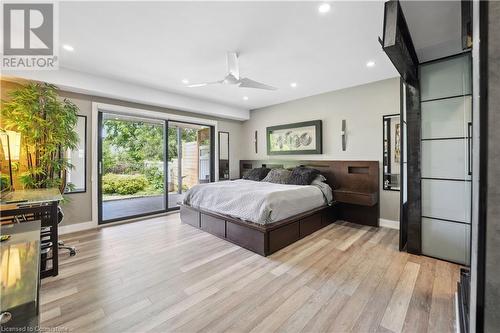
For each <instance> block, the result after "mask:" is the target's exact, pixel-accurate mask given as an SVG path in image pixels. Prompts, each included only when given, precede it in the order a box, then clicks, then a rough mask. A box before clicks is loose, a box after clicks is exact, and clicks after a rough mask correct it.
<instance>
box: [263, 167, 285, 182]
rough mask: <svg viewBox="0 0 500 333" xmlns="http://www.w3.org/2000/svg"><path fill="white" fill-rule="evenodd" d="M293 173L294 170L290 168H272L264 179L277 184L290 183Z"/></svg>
mask: <svg viewBox="0 0 500 333" xmlns="http://www.w3.org/2000/svg"><path fill="white" fill-rule="evenodd" d="M291 174H292V172H291V171H290V170H286V169H272V170H271V171H269V173H268V174H267V176H266V178H264V179H262V181H263V182H269V183H275V184H288V180H289V179H290V175H291Z"/></svg>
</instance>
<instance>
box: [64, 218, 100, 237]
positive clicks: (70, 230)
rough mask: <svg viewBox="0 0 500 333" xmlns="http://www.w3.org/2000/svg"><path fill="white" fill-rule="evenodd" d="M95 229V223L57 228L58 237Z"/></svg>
mask: <svg viewBox="0 0 500 333" xmlns="http://www.w3.org/2000/svg"><path fill="white" fill-rule="evenodd" d="M97 227H98V226H97V223H95V222H94V221H89V222H82V223H75V224H68V225H62V226H60V227H59V235H66V234H71V233H73V232H78V231H84V230H90V229H95V228H97Z"/></svg>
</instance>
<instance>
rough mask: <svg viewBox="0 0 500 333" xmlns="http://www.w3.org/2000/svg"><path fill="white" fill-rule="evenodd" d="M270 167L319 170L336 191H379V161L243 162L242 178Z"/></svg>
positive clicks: (241, 167)
mask: <svg viewBox="0 0 500 333" xmlns="http://www.w3.org/2000/svg"><path fill="white" fill-rule="evenodd" d="M263 166H265V167H268V168H270V169H274V168H293V167H296V166H307V167H310V168H314V169H317V170H319V171H320V172H321V174H322V175H323V176H325V177H326V182H327V183H328V185H330V186H331V187H332V188H333V189H334V190H339V189H343V190H352V191H359V192H376V193H378V191H379V162H378V161H292V160H283V161H281V160H269V161H266V160H241V161H240V177H243V175H245V174H246V173H247V172H248V171H249V170H251V169H252V168H259V167H263Z"/></svg>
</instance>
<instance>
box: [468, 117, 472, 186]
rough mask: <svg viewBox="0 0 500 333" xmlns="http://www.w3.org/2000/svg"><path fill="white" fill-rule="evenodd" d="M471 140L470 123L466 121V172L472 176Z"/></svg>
mask: <svg viewBox="0 0 500 333" xmlns="http://www.w3.org/2000/svg"><path fill="white" fill-rule="evenodd" d="M471 140H472V123H471V122H469V123H467V174H468V175H469V176H472V166H471V162H472V156H471V154H472V147H471Z"/></svg>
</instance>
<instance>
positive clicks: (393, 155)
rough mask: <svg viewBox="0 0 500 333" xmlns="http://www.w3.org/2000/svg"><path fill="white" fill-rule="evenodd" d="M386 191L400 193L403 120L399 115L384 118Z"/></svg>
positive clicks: (384, 178)
mask: <svg viewBox="0 0 500 333" xmlns="http://www.w3.org/2000/svg"><path fill="white" fill-rule="evenodd" d="M383 131H384V136H383V139H384V142H383V144H384V146H383V154H384V155H383V163H384V167H383V171H384V176H383V182H384V190H387V191H399V189H400V172H401V120H400V115H399V114H392V115H387V116H383Z"/></svg>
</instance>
